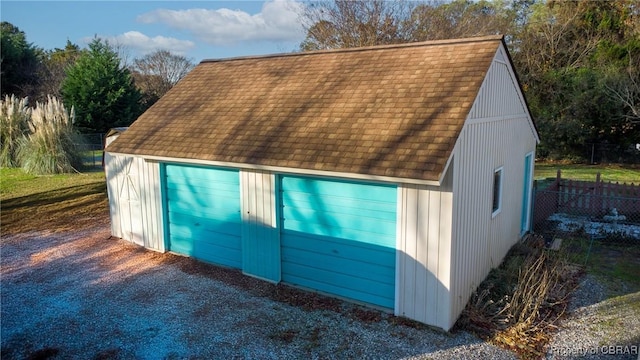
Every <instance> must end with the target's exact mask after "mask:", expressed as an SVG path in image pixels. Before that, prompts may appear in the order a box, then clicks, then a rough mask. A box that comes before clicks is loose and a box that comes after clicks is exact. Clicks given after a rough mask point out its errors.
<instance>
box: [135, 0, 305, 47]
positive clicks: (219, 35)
mask: <svg viewBox="0 0 640 360" xmlns="http://www.w3.org/2000/svg"><path fill="white" fill-rule="evenodd" d="M302 10H303V5H302V4H301V3H300V2H297V1H296V0H273V1H267V2H265V3H264V5H263V6H262V10H261V12H260V13H258V14H255V15H250V14H249V13H247V12H245V11H241V10H230V9H227V8H222V9H217V10H213V9H187V10H167V9H158V10H154V11H151V12H148V13H145V14H142V15H140V16H138V18H137V20H138V21H139V22H142V23H146V24H150V23H162V24H166V25H168V26H169V27H172V28H175V29H179V30H186V31H188V32H191V33H192V34H194V35H195V36H196V37H198V38H200V39H202V40H203V41H205V42H207V43H210V44H214V45H229V44H234V43H237V42H244V41H271V42H286V41H291V42H294V41H295V42H298V41H301V40H302V39H303V38H304V32H303V30H302V26H301V22H300V16H301V13H302Z"/></svg>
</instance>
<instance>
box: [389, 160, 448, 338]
mask: <svg viewBox="0 0 640 360" xmlns="http://www.w3.org/2000/svg"><path fill="white" fill-rule="evenodd" d="M450 178H451V172H450V171H449V172H448V174H447V176H446V177H445V180H446V181H445V184H443V186H442V187H435V186H422V185H407V184H404V185H401V186H399V187H398V234H397V250H396V252H397V256H396V305H395V311H394V313H395V314H396V315H399V316H405V317H408V318H410V319H413V320H416V321H420V322H423V323H426V324H429V325H433V326H437V327H440V328H443V329H445V330H449V328H450V327H451V320H450V319H449V314H450V313H451V292H450V288H451V281H450V264H451V255H452V254H451V225H452V224H451V221H452V206H453V194H452V193H451V187H450V186H448V184H447V182H449V180H450Z"/></svg>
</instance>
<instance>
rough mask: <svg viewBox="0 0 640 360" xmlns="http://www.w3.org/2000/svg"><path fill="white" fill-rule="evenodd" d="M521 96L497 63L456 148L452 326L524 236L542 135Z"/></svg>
mask: <svg viewBox="0 0 640 360" xmlns="http://www.w3.org/2000/svg"><path fill="white" fill-rule="evenodd" d="M498 55H499V54H498ZM518 94H520V89H519V87H518V86H517V83H516V82H515V75H514V74H513V72H512V70H511V68H510V67H509V66H508V64H506V63H504V62H502V61H500V60H499V59H497V60H496V61H494V63H493V65H492V66H491V68H490V69H489V72H488V75H487V78H486V79H485V82H484V83H483V85H482V87H481V90H480V93H479V94H478V97H477V98H476V101H475V103H474V105H473V108H472V111H471V113H470V115H469V117H468V119H467V122H466V123H465V126H464V127H463V129H462V131H461V134H460V136H459V138H458V140H457V143H456V146H455V148H454V152H453V159H454V162H453V164H454V172H453V173H454V177H453V189H454V197H453V209H454V212H453V219H452V224H453V226H452V229H453V230H452V239H453V240H452V249H451V251H452V254H451V258H452V263H451V266H452V268H451V284H452V288H451V300H452V302H451V323H450V325H451V326H452V325H453V323H454V322H455V320H456V319H457V317H458V315H459V314H460V313H461V312H462V310H463V309H464V307H465V305H466V303H467V301H468V299H469V298H470V296H471V294H472V293H473V291H474V290H475V289H476V288H477V286H478V285H479V284H480V283H481V282H482V281H483V280H484V279H485V277H486V276H487V275H488V273H489V271H490V270H491V269H492V268H494V267H497V266H498V265H500V263H501V262H502V260H503V258H504V256H505V255H506V253H507V251H508V250H509V249H510V248H511V246H513V244H515V243H516V242H517V241H518V239H519V237H520V220H521V211H522V201H523V182H524V163H525V157H526V156H527V154H530V153H532V152H534V151H535V146H536V142H537V134H536V132H535V129H534V128H533V124H532V122H531V119H530V118H529V115H528V112H527V111H526V107H525V105H524V102H523V99H522V97H521V96H519V95H518ZM498 168H502V169H503V173H502V200H501V210H500V212H499V213H497V214H496V215H495V216H492V212H493V211H492V198H493V181H494V171H495V170H496V169H498ZM445 328H446V327H445Z"/></svg>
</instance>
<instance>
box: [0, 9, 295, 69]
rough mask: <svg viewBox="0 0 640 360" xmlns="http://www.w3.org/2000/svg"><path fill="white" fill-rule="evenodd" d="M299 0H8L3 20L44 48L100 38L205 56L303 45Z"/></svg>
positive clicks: (142, 49) (135, 50)
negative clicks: (301, 43)
mask: <svg viewBox="0 0 640 360" xmlns="http://www.w3.org/2000/svg"><path fill="white" fill-rule="evenodd" d="M303 8H304V5H303V4H302V3H301V2H300V1H299V0H269V1H7V0H2V1H1V2H0V18H1V19H2V21H8V22H10V23H12V24H13V25H15V26H17V27H18V28H20V30H22V31H24V32H25V34H26V36H27V40H28V41H29V42H31V43H33V44H34V45H36V46H38V47H41V48H44V49H47V50H48V49H54V48H62V47H64V45H65V44H66V41H67V39H68V40H70V41H71V42H73V43H76V44H78V45H80V46H81V47H84V46H86V44H87V43H88V42H90V41H91V39H93V37H94V36H98V37H100V38H103V39H107V40H108V41H109V42H110V43H112V44H117V45H119V46H120V47H122V48H124V49H125V50H124V51H125V53H126V54H127V56H130V57H131V58H136V57H140V56H142V55H144V54H146V53H149V52H152V51H154V50H157V49H166V50H170V51H172V52H174V53H177V54H181V55H185V56H186V57H188V58H190V59H192V60H193V61H194V62H196V63H197V62H199V61H201V60H203V59H212V58H228V57H234V56H246V55H262V54H271V53H281V52H290V51H293V50H296V49H297V48H298V45H299V44H300V42H301V41H302V40H303V39H304V30H303V29H302V26H301V19H300V12H301V11H302V9H303Z"/></svg>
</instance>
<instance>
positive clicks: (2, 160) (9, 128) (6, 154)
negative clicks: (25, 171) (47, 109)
mask: <svg viewBox="0 0 640 360" xmlns="http://www.w3.org/2000/svg"><path fill="white" fill-rule="evenodd" d="M27 102H28V101H27V98H22V99H18V98H16V96H15V95H11V96H9V95H5V97H4V99H3V100H0V166H2V167H17V166H19V161H18V158H17V155H18V144H19V143H20V142H21V141H22V140H21V139H23V138H24V137H25V136H26V134H27V132H28V130H29V128H28V124H27V123H28V121H29V118H30V117H31V109H30V108H28V107H27Z"/></svg>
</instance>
